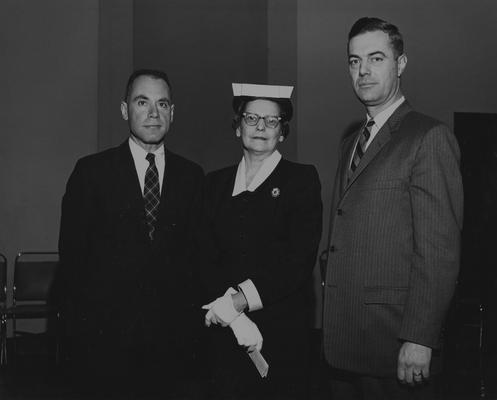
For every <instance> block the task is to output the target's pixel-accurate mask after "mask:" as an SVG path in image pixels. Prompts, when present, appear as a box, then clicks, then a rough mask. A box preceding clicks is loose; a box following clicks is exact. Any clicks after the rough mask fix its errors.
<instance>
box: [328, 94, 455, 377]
mask: <svg viewBox="0 0 497 400" xmlns="http://www.w3.org/2000/svg"><path fill="white" fill-rule="evenodd" d="M356 135H357V133H356ZM356 135H352V136H350V137H348V138H345V139H344V141H343V143H342V147H341V160H340V163H339V167H338V171H337V176H336V180H335V189H334V194H333V199H332V209H331V225H330V235H329V256H328V262H327V268H326V281H325V287H324V315H323V333H324V351H325V355H326V359H327V360H328V362H329V363H330V364H331V365H332V366H333V367H335V368H341V369H345V370H349V371H354V372H358V373H362V374H369V375H376V376H391V377H395V376H396V371H397V357H398V350H399V349H400V346H401V344H402V342H403V341H410V342H414V343H419V344H423V345H426V346H429V347H432V348H437V347H438V346H439V343H440V334H441V330H442V324H443V321H444V318H445V314H446V311H447V308H448V306H449V303H450V300H451V298H452V295H453V292H454V288H455V284H456V279H457V274H458V270H459V245H460V232H461V228H462V215H463V189H462V183H461V176H460V170H459V158H460V155H459V147H458V144H457V141H456V139H455V137H454V136H453V134H452V133H451V132H450V131H449V129H448V128H447V127H446V126H444V125H443V124H441V123H440V122H439V121H436V120H434V119H432V118H430V117H427V116H425V115H422V114H419V113H417V112H415V111H413V110H412V108H411V107H410V105H409V104H408V103H407V102H404V103H403V104H402V105H401V106H400V107H399V108H398V109H397V110H396V111H395V112H394V113H393V114H392V116H391V117H390V118H389V119H388V121H387V122H386V123H385V125H384V126H383V127H382V128H381V129H380V131H379V132H378V134H377V135H376V137H375V139H374V140H373V142H372V143H371V144H370V146H369V147H368V150H367V151H366V153H365V155H364V157H363V159H362V160H361V163H360V165H359V166H358V168H357V169H356V171H355V172H354V173H353V175H352V176H351V179H350V181H348V182H347V169H348V166H349V160H350V156H351V152H352V150H353V145H354V142H355V140H354V139H355V137H356Z"/></svg>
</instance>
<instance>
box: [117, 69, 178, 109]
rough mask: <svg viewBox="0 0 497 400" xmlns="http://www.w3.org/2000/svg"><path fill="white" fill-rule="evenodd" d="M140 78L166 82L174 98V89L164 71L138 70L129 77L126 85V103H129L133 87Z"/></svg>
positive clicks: (170, 94)
mask: <svg viewBox="0 0 497 400" xmlns="http://www.w3.org/2000/svg"><path fill="white" fill-rule="evenodd" d="M140 76H149V77H151V78H153V79H162V80H163V81H164V82H166V83H167V87H168V88H169V96H170V97H171V100H172V97H173V92H172V87H171V82H169V77H168V76H167V74H166V73H165V72H164V71H161V70H158V69H137V70H135V71H133V73H132V74H131V75H130V76H129V79H128V83H127V85H126V91H125V92H124V101H125V102H128V100H129V94H130V92H131V88H132V87H133V83H134V82H135V81H136V80H137V79H138V78H139V77H140Z"/></svg>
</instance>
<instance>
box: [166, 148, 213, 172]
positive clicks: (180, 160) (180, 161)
mask: <svg viewBox="0 0 497 400" xmlns="http://www.w3.org/2000/svg"><path fill="white" fill-rule="evenodd" d="M165 151H166V165H167V163H169V162H174V163H176V164H177V165H178V166H179V168H181V169H183V170H185V172H187V171H191V172H192V173H196V174H202V175H204V170H203V169H202V167H201V166H200V165H198V164H197V163H196V162H194V161H192V160H189V159H188V158H185V157H183V156H180V155H179V154H176V153H174V152H172V151H170V150H168V149H165ZM166 168H167V166H166Z"/></svg>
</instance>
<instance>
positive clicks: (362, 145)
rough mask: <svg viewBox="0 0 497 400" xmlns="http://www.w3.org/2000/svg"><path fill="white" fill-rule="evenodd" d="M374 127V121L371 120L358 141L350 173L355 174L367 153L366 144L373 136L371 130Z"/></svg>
mask: <svg viewBox="0 0 497 400" xmlns="http://www.w3.org/2000/svg"><path fill="white" fill-rule="evenodd" d="M373 125H374V120H373V119H370V120H369V121H368V123H367V124H366V126H365V127H364V129H363V130H362V132H361V136H359V140H358V141H357V145H356V147H355V151H354V156H353V157H352V162H351V163H350V171H351V172H354V171H355V170H356V169H357V167H358V166H359V163H360V162H361V158H362V156H363V155H364V153H365V152H366V143H367V142H368V140H369V137H370V136H371V131H370V130H369V129H370V128H371V127H372V126H373Z"/></svg>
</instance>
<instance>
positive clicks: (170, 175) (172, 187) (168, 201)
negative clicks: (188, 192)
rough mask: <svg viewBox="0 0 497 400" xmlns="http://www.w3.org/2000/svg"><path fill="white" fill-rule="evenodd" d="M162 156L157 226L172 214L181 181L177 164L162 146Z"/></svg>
mask: <svg viewBox="0 0 497 400" xmlns="http://www.w3.org/2000/svg"><path fill="white" fill-rule="evenodd" d="M164 157H165V166H164V178H163V180H162V192H161V196H160V205H159V215H158V218H157V225H158V226H157V228H158V227H160V226H162V222H164V221H165V220H167V217H168V216H169V215H174V213H175V211H174V209H173V207H175V206H176V205H177V204H178V202H177V201H176V200H175V198H176V197H177V195H178V187H179V185H180V184H181V182H179V179H180V177H181V171H179V170H178V164H177V162H176V159H175V157H174V155H173V154H171V152H170V151H168V150H167V149H166V148H164Z"/></svg>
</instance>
